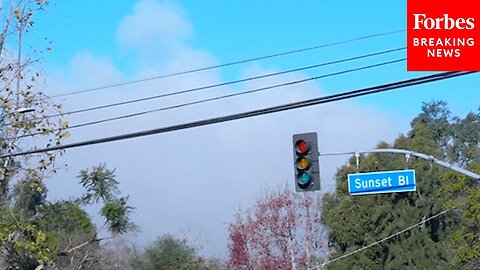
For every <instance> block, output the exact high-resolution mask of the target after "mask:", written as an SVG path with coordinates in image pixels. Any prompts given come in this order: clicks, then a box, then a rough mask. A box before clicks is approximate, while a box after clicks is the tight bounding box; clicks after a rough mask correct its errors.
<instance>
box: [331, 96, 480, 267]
mask: <svg viewBox="0 0 480 270" xmlns="http://www.w3.org/2000/svg"><path fill="white" fill-rule="evenodd" d="M478 123H479V121H478V115H476V116H475V115H474V114H469V115H468V116H467V117H466V118H465V119H459V118H453V119H452V118H451V117H450V112H449V111H448V109H447V107H446V103H445V102H432V103H429V104H424V106H423V107H422V112H421V113H420V114H419V115H418V116H417V117H416V118H415V119H413V121H412V122H411V127H412V129H411V131H410V132H409V133H408V135H407V136H404V135H401V136H400V137H399V138H397V139H396V140H395V142H394V143H393V144H392V145H389V144H387V143H380V144H379V145H378V147H379V148H398V149H408V150H413V151H417V152H422V153H426V154H429V155H432V156H434V157H436V158H439V159H445V160H447V161H449V162H456V163H457V164H458V165H460V166H463V167H465V168H469V169H471V170H474V171H475V170H476V169H478V168H476V167H475V166H476V165H475V164H477V162H478V160H479V159H480V157H479V155H478V153H479V152H478V147H479V142H480V141H479V136H478V134H479V133H480V129H479V125H478ZM405 167H408V168H410V169H415V171H416V183H417V190H416V192H405V193H389V194H378V195H368V196H350V195H348V194H347V193H348V190H347V188H348V187H347V183H346V179H347V174H348V173H355V172H356V171H357V168H356V160H355V159H354V158H352V159H350V160H349V163H348V164H347V165H345V166H343V167H342V168H340V170H339V171H338V172H337V175H336V178H337V191H336V193H335V194H330V195H326V196H325V198H324V209H323V213H322V221H323V222H324V224H325V225H326V226H327V227H328V228H329V243H330V247H331V250H332V251H331V254H330V257H331V258H335V257H338V256H341V255H343V254H347V253H349V252H351V251H353V250H357V249H359V248H362V247H364V246H366V245H368V244H370V243H373V242H375V241H377V240H379V239H381V238H384V237H387V236H390V235H392V234H394V233H396V232H398V231H400V230H402V229H404V228H406V227H408V226H410V225H413V224H416V223H418V222H420V221H422V220H426V219H427V218H429V217H431V216H433V215H435V214H436V213H438V212H441V211H442V210H443V209H446V208H450V207H452V206H455V207H456V208H454V210H453V211H450V212H449V213H448V214H447V215H442V216H440V217H437V218H435V219H431V220H430V221H428V222H426V223H424V224H423V225H422V226H420V227H419V228H416V229H412V230H409V231H408V232H405V233H402V234H400V235H398V236H396V237H394V238H392V239H389V240H388V241H386V242H384V243H382V244H379V245H374V246H372V247H370V248H368V249H366V250H364V251H362V252H358V253H355V254H353V255H351V256H347V257H345V258H343V259H341V260H338V261H335V262H333V263H331V264H328V265H327V268H328V269H445V268H448V267H452V268H453V269H459V268H458V267H460V268H462V269H469V268H471V269H476V268H475V267H478V258H479V252H478V251H479V249H478V248H479V245H478V240H479V236H478V231H479V230H478V224H479V223H478V216H479V215H478V213H479V211H478V209H480V201H479V200H478V181H476V180H473V179H471V178H468V177H466V176H463V175H459V174H458V173H453V172H451V171H449V170H447V169H445V168H442V167H439V166H435V165H434V164H431V163H430V162H428V161H425V160H417V159H414V160H412V161H411V162H410V163H407V162H406V159H405V158H404V157H402V156H399V155H395V154H386V153H382V154H380V153H375V154H369V155H366V156H361V158H360V168H358V169H359V171H361V172H369V171H382V170H398V169H403V168H405Z"/></svg>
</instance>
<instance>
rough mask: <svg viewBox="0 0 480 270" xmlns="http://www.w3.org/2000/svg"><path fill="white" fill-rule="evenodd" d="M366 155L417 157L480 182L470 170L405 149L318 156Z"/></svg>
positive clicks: (320, 154)
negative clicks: (381, 154)
mask: <svg viewBox="0 0 480 270" xmlns="http://www.w3.org/2000/svg"><path fill="white" fill-rule="evenodd" d="M365 153H394V154H405V156H407V157H409V156H416V157H419V158H422V159H425V160H428V161H431V162H434V163H436V164H438V165H440V166H443V167H445V168H448V169H451V170H454V171H456V172H458V173H461V174H464V175H466V176H469V177H472V178H474V179H477V180H480V175H478V174H476V173H474V172H471V171H469V170H465V169H463V168H460V167H458V166H455V165H453V164H450V163H448V162H445V161H443V160H440V159H437V158H435V157H434V156H431V155H427V154H423V153H419V152H415V151H410V150H405V149H394V148H385V149H372V150H365V151H354V152H333V153H318V156H338V155H358V154H365Z"/></svg>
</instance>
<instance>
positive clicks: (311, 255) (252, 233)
mask: <svg viewBox="0 0 480 270" xmlns="http://www.w3.org/2000/svg"><path fill="white" fill-rule="evenodd" d="M320 214H321V200H320V198H319V197H318V196H315V195H313V194H307V193H302V194H299V193H294V192H292V191H289V190H287V189H285V190H283V191H280V192H273V193H269V194H265V195H264V196H263V197H262V198H260V199H259V200H257V201H256V203H255V205H254V206H253V207H252V208H251V209H248V210H247V211H241V210H239V211H238V212H237V214H236V215H235V220H234V222H233V223H231V224H230V225H229V231H230V237H229V244H228V247H229V259H228V262H227V263H228V266H229V268H230V269H252V270H253V269H264V270H270V269H272V270H277V269H292V270H297V269H304V268H305V266H307V267H308V266H309V265H310V264H312V263H316V262H317V261H318V260H319V259H320V257H321V256H322V255H325V252H326V248H327V246H326V244H325V241H324V240H325V233H324V229H323V226H321V224H320Z"/></svg>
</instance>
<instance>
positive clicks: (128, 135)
mask: <svg viewBox="0 0 480 270" xmlns="http://www.w3.org/2000/svg"><path fill="white" fill-rule="evenodd" d="M472 73H475V72H460V71H452V72H443V73H439V74H434V75H428V76H423V77H417V78H413V79H408V80H403V81H397V82H393V83H388V84H382V85H378V86H373V87H368V88H363V89H358V90H352V91H349V92H343V93H339V94H334V95H330V96H324V97H318V98H313V99H308V100H304V101H299V102H293V103H288V104H284V105H279V106H273V107H268V108H264V109H258V110H253V111H247V112H243V113H237V114H230V115H226V116H219V117H215V118H208V119H204V120H199V121H193V122H187V123H182V124H177V125H172V126H166V127H159V128H154V129H150V130H143V131H137V132H132V133H126V134H120V135H115V136H110V137H104V138H98V139H91V140H86V141H80V142H74V143H70V144H64V145H59V146H53V147H47V148H40V149H33V150H29V151H24V152H17V153H9V154H4V155H0V158H6V157H14V156H24V155H30V154H36V153H43V152H49V151H56V150H64V149H70V148H77V147H82V146H89V145H95V144H102V143H107V142H114V141H121V140H126V139H133V138H139V137H144V136H150V135H155V134H161V133H167V132H172V131H178V130H184V129H191V128H194V127H201V126H208V125H213V124H217V123H223V122H229V121H234V120H239V119H244V118H250V117H256V116H260V115H267V114H272V113H277V112H282V111H288V110H293V109H299V108H303V107H309V106H314V105H319V104H325V103H330V102H335V101H339V100H345V99H350V98H354V97H359V96H364V95H371V94H375V93H380V92H385V91H390V90H394V89H399V88H404V87H408V86H414V85H420V84H425V83H429V82H435V81H440V80H445V79H449V78H454V77H459V76H464V75H468V74H472Z"/></svg>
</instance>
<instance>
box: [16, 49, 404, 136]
mask: <svg viewBox="0 0 480 270" xmlns="http://www.w3.org/2000/svg"><path fill="white" fill-rule="evenodd" d="M403 61H405V58H402V59H396V60H391V61H386V62H381V63H378V64H373V65H368V66H362V67H359V68H353V69H348V70H343V71H338V72H334V73H328V74H324V75H320V76H315V77H311V78H307V79H302V80H296V81H290V82H286V83H281V84H275V85H270V86H266V87H261V88H256V89H252V90H248V91H244V92H238V93H233V94H226V95H221V96H216V97H211V98H206V99H201V100H197V101H191V102H186V103H181V104H176V105H171V106H166V107H161V108H157V109H152V110H146V111H141V112H137V113H132V114H126V115H121V116H116V117H111V118H105V119H101V120H95V121H91V122H86V123H82V124H77V125H72V126H69V127H66V128H58V129H55V130H54V131H60V130H66V129H74V128H80V127H86V126H91V125H97V124H101V123H106V122H111V121H115V120H121V119H127V118H132V117H137V116H141V115H146V114H150V113H154V112H159V111H166V110H171V109H178V108H182V107H187V106H192V105H197V104H201V103H206V102H210V101H215V100H220V99H225V98H231V97H235V96H241V95H246V94H252V93H256V92H262V91H266V90H270V89H274V88H279V87H285V86H291V85H296V84H300V83H305V82H308V81H313V80H318V79H322V78H327V77H332V76H337V75H342V74H346V73H351V72H355V71H360V70H366V69H370V68H374V67H380V66H385V65H390V64H394V63H399V62H403ZM40 134H43V133H42V132H37V133H33V134H26V135H22V136H18V137H17V138H24V137H31V136H36V135H40Z"/></svg>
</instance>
